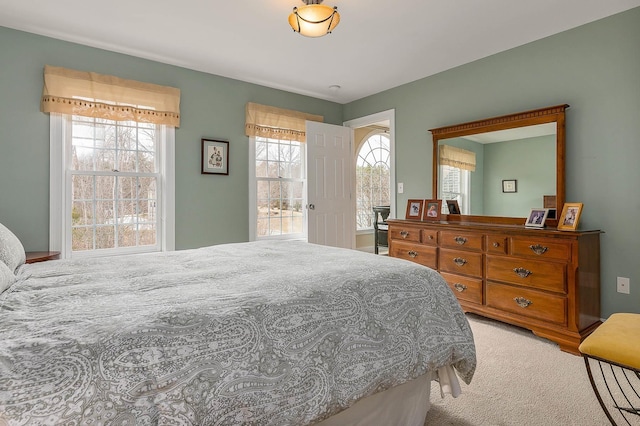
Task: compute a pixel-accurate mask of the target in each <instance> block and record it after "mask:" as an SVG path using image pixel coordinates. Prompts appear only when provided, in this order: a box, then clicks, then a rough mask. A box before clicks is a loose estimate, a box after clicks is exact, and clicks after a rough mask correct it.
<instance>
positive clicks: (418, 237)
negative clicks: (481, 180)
mask: <svg viewBox="0 0 640 426" xmlns="http://www.w3.org/2000/svg"><path fill="white" fill-rule="evenodd" d="M388 223H389V255H390V256H393V257H399V258H402V259H407V260H411V261H413V262H417V263H420V264H422V265H425V266H428V267H430V268H433V269H436V270H437V271H439V272H440V273H441V274H442V276H443V277H444V278H445V280H446V281H447V282H448V283H449V286H450V287H451V289H452V290H453V292H454V293H455V294H456V296H457V297H458V300H459V301H460V305H461V306H462V308H463V309H464V310H465V311H466V312H473V313H476V314H479V315H482V316H485V317H489V318H494V319H497V320H500V321H504V322H507V323H510V324H514V325H517V326H520V327H524V328H527V329H529V330H531V331H533V332H534V333H535V334H536V335H538V336H541V337H544V338H547V339H550V340H552V341H554V342H556V343H558V345H559V346H560V348H561V349H562V350H563V351H566V352H570V353H574V354H578V353H579V352H578V346H579V345H580V342H581V341H582V340H583V339H584V338H585V337H586V336H588V335H589V334H590V333H591V332H592V331H593V330H594V329H595V328H596V327H598V325H600V231H573V232H567V231H557V230H552V229H527V228H525V227H524V226H522V225H494V224H489V223H470V222H426V221H424V222H422V221H412V220H398V219H389V220H388Z"/></svg>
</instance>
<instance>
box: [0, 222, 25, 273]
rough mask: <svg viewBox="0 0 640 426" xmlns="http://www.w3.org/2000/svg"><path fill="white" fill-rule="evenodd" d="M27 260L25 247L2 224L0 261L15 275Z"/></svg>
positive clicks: (0, 231)
mask: <svg viewBox="0 0 640 426" xmlns="http://www.w3.org/2000/svg"><path fill="white" fill-rule="evenodd" d="M26 260H27V255H26V254H25V252H24V246H23V245H22V243H21V242H20V240H19V239H18V237H16V236H15V234H14V233H13V232H11V231H10V230H9V229H8V228H7V227H6V226H4V225H3V224H1V223H0V261H1V262H3V263H4V264H5V265H7V266H8V267H9V270H10V271H11V272H13V273H15V271H16V269H17V268H18V266H20V265H22V264H23V263H24V262H25V261H26Z"/></svg>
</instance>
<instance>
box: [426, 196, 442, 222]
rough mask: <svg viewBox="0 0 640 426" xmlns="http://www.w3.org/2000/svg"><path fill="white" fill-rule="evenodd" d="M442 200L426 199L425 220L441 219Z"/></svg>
mask: <svg viewBox="0 0 640 426" xmlns="http://www.w3.org/2000/svg"><path fill="white" fill-rule="evenodd" d="M441 213H442V200H424V217H423V218H422V219H423V220H440V216H441Z"/></svg>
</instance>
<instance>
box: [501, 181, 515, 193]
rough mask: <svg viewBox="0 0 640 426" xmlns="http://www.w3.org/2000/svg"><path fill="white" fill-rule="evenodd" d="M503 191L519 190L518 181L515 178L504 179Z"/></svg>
mask: <svg viewBox="0 0 640 426" xmlns="http://www.w3.org/2000/svg"><path fill="white" fill-rule="evenodd" d="M502 192H518V181H517V180H515V179H505V180H503V181H502Z"/></svg>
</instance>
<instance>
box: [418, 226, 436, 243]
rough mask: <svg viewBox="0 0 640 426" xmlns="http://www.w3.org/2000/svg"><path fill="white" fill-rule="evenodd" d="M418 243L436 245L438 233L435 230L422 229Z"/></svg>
mask: <svg viewBox="0 0 640 426" xmlns="http://www.w3.org/2000/svg"><path fill="white" fill-rule="evenodd" d="M420 241H422V244H429V245H433V246H435V245H438V231H436V230H435V229H423V230H422V239H421V240H420Z"/></svg>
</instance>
